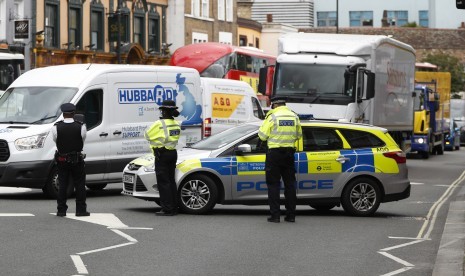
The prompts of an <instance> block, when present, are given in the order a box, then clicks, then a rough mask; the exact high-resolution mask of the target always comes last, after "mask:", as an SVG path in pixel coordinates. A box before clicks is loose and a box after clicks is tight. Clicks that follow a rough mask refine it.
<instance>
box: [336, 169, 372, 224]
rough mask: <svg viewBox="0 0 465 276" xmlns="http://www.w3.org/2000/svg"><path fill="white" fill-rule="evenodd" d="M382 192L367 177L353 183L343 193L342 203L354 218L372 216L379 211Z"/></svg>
mask: <svg viewBox="0 0 465 276" xmlns="http://www.w3.org/2000/svg"><path fill="white" fill-rule="evenodd" d="M380 201H381V191H380V189H379V187H378V184H377V183H376V182H375V181H374V180H372V179H370V178H366V177H362V178H357V179H355V180H353V181H351V182H350V183H349V184H347V186H346V187H345V188H344V191H343V192H342V198H341V203H342V207H343V208H344V210H345V211H346V212H347V213H349V214H350V215H352V216H370V215H372V214H374V213H375V212H376V210H378V207H379V204H380Z"/></svg>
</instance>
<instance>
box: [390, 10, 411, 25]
mask: <svg viewBox="0 0 465 276" xmlns="http://www.w3.org/2000/svg"><path fill="white" fill-rule="evenodd" d="M387 19H388V23H389V24H390V25H391V26H399V27H401V26H404V25H407V23H408V11H388V12H387Z"/></svg>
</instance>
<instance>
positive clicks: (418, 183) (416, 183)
mask: <svg viewBox="0 0 465 276" xmlns="http://www.w3.org/2000/svg"><path fill="white" fill-rule="evenodd" d="M410 185H425V183H421V182H410Z"/></svg>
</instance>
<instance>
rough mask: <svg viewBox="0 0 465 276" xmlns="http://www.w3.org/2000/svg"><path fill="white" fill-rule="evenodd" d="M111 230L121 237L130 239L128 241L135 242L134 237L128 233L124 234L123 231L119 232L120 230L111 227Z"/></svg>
mask: <svg viewBox="0 0 465 276" xmlns="http://www.w3.org/2000/svg"><path fill="white" fill-rule="evenodd" d="M111 231H113V232H115V233H116V234H118V235H120V236H121V237H123V238H125V239H127V240H128V241H130V242H133V243H136V242H137V240H136V239H134V238H133V237H131V236H129V235H128V234H125V233H123V232H121V231H120V230H117V229H111Z"/></svg>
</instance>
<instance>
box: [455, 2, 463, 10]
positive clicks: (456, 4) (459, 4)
mask: <svg viewBox="0 0 465 276" xmlns="http://www.w3.org/2000/svg"><path fill="white" fill-rule="evenodd" d="M455 6H456V7H457V9H461V10H464V9H465V0H455Z"/></svg>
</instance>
